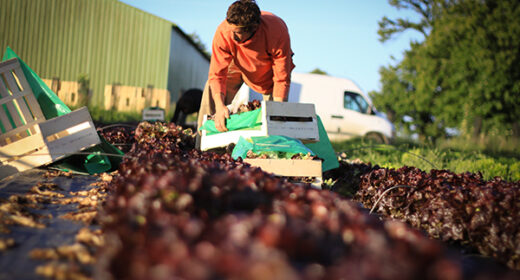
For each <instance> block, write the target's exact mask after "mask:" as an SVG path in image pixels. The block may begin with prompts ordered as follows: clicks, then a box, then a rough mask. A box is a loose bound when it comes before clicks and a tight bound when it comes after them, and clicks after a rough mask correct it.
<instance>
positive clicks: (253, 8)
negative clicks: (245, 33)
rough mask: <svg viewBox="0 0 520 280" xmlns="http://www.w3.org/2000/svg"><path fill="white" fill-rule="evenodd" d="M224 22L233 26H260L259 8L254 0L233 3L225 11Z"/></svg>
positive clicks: (240, 0)
mask: <svg viewBox="0 0 520 280" xmlns="http://www.w3.org/2000/svg"><path fill="white" fill-rule="evenodd" d="M226 20H227V22H228V23H230V24H233V25H238V26H242V27H243V28H246V29H248V28H251V27H252V26H255V25H258V24H260V8H259V7H258V5H257V4H256V2H255V0H239V1H235V2H234V3H233V4H231V6H229V9H228V11H227V15H226Z"/></svg>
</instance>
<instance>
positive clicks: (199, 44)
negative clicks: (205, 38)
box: [188, 32, 211, 57]
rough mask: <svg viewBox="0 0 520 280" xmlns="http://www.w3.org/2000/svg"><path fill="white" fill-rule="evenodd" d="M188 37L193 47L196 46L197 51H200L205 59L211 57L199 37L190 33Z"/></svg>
mask: <svg viewBox="0 0 520 280" xmlns="http://www.w3.org/2000/svg"><path fill="white" fill-rule="evenodd" d="M188 37H190V38H191V40H192V41H193V43H194V44H195V45H197V47H198V48H199V50H201V51H202V52H203V53H204V54H205V55H206V56H207V57H210V56H211V53H210V52H209V51H208V49H207V48H206V45H205V44H204V43H203V42H202V40H201V39H200V37H199V35H198V34H197V33H195V32H193V33H190V34H188Z"/></svg>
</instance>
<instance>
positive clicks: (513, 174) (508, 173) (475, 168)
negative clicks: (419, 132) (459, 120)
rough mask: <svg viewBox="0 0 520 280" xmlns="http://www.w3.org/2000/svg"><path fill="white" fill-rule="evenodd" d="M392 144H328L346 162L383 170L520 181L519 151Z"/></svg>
mask: <svg viewBox="0 0 520 280" xmlns="http://www.w3.org/2000/svg"><path fill="white" fill-rule="evenodd" d="M396 142H397V143H395V144H393V145H381V144H373V143H371V142H366V141H364V140H363V139H361V138H359V139H352V140H348V141H343V142H332V146H333V148H334V150H335V151H336V152H338V153H340V152H344V153H346V155H347V158H348V159H351V160H354V159H360V160H361V161H363V162H367V163H371V164H372V165H379V166H381V167H386V168H396V169H397V168H400V167H402V166H414V167H417V168H419V169H421V170H424V171H426V172H428V171H430V170H431V169H439V170H440V169H446V170H450V171H452V172H455V173H464V172H471V173H477V172H480V173H481V174H482V176H483V177H484V179H486V180H490V179H492V178H493V177H495V176H499V177H501V178H503V179H504V180H508V181H519V180H520V153H519V152H518V151H519V149H516V152H511V151H509V152H508V153H489V152H486V151H481V150H476V149H474V148H473V149H461V147H460V146H456V145H454V146H450V145H448V144H447V143H443V145H435V146H434V145H422V144H418V143H414V142H410V141H405V140H402V139H401V140H397V141H396ZM516 148H518V146H517V147H516ZM504 154H507V156H505V155H504Z"/></svg>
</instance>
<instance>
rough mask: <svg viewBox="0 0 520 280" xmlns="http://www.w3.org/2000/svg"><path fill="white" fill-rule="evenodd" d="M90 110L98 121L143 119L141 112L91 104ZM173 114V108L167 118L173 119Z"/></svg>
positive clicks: (132, 121) (113, 121)
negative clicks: (104, 107)
mask: <svg viewBox="0 0 520 280" xmlns="http://www.w3.org/2000/svg"><path fill="white" fill-rule="evenodd" d="M88 111H89V113H90V116H91V117H92V120H94V121H95V122H98V123H104V124H112V123H134V122H140V121H141V120H142V117H143V116H142V114H141V112H119V111H114V110H105V109H103V108H101V107H98V106H89V107H88ZM172 116H173V110H170V111H169V112H168V113H167V114H166V116H165V120H166V121H169V120H171V118H172Z"/></svg>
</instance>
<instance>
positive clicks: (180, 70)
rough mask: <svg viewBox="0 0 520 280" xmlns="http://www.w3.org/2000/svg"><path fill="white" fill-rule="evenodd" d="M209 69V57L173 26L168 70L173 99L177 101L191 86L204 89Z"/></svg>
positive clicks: (169, 87) (169, 88)
mask: <svg viewBox="0 0 520 280" xmlns="http://www.w3.org/2000/svg"><path fill="white" fill-rule="evenodd" d="M208 71H209V60H208V58H207V57H205V56H204V55H203V54H202V53H201V52H200V51H198V50H197V49H196V48H194V47H193V46H192V44H191V42H190V41H189V40H188V39H187V38H186V36H185V35H184V33H183V32H182V31H180V30H179V29H177V28H173V29H172V35H171V49H170V70H169V72H168V90H169V91H170V95H171V101H172V102H177V100H178V99H179V96H180V94H181V93H182V92H184V91H186V90H188V89H190V88H198V89H200V90H203V89H204V85H205V84H206V81H207V80H208Z"/></svg>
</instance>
